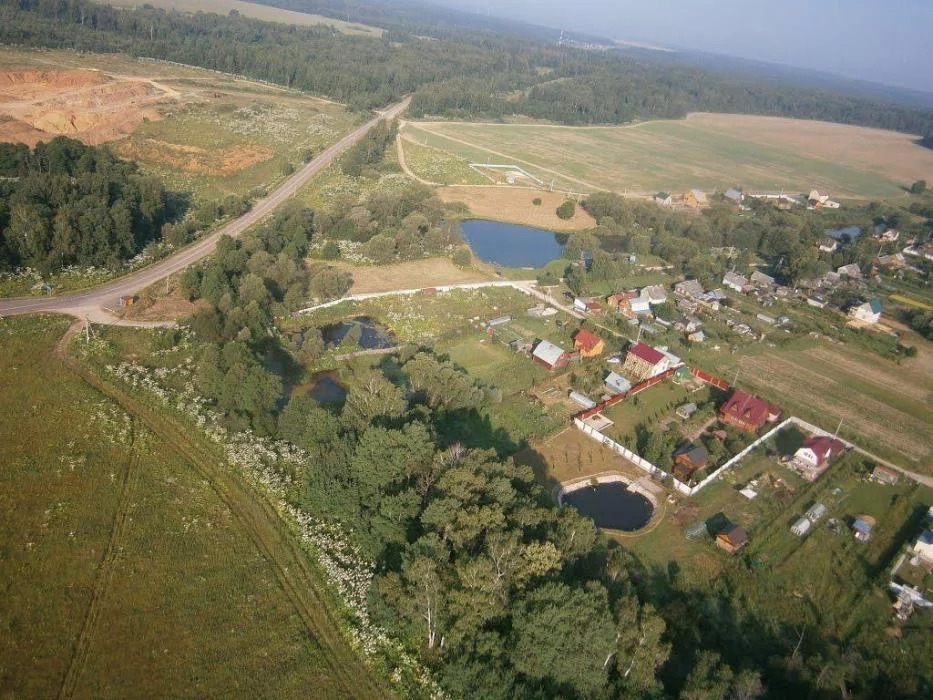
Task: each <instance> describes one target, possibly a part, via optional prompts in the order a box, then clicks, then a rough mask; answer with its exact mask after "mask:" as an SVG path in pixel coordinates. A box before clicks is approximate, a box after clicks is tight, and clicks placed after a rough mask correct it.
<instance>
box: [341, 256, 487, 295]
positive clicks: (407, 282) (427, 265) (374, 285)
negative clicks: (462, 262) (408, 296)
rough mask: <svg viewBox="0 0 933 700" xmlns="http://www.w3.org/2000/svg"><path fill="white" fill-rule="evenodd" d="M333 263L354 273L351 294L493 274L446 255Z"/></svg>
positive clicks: (478, 278) (463, 280) (484, 277)
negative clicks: (463, 266)
mask: <svg viewBox="0 0 933 700" xmlns="http://www.w3.org/2000/svg"><path fill="white" fill-rule="evenodd" d="M332 264H333V265H334V267H337V268H339V269H341V270H344V271H346V272H349V273H350V274H351V275H353V286H352V287H351V288H350V292H349V293H350V294H368V293H371V292H388V291H391V290H393V289H413V288H416V287H431V286H437V285H446V284H464V283H467V282H481V281H483V280H487V279H489V278H490V275H487V274H485V273H482V272H479V271H477V270H473V269H466V270H464V269H461V268H459V267H457V266H456V265H454V264H453V263H452V262H451V261H450V260H448V259H447V258H428V259H427V260H411V261H408V262H400V263H393V264H391V265H349V264H347V263H343V262H340V261H339V260H338V261H335V262H333V263H332Z"/></svg>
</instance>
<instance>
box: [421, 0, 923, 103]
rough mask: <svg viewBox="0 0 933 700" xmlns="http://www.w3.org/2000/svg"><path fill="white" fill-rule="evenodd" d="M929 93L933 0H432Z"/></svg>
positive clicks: (507, 15) (488, 12) (619, 37)
mask: <svg viewBox="0 0 933 700" xmlns="http://www.w3.org/2000/svg"><path fill="white" fill-rule="evenodd" d="M429 2H434V3H436V4H442V5H447V6H450V7H457V8H460V9H464V10H470V11H472V12H477V13H480V14H492V15H498V16H502V17H512V18H515V19H522V20H526V21H529V22H533V23H535V24H543V25H546V26H549V27H557V28H564V29H574V30H577V31H584V32H590V33H592V34H596V35H599V36H605V37H607V38H611V39H628V40H635V41H644V42H656V43H659V44H662V45H667V46H671V47H683V48H687V49H697V50H700V51H709V52H712V53H721V54H727V55H731V56H741V57H743V58H752V59H758V60H762V61H771V62H774V63H784V64H788V65H793V66H800V67H803V68H813V69H816V70H821V71H826V72H829V73H837V74H839V75H844V76H847V77H851V78H859V79H862V80H871V81H874V82H879V83H887V84H889V85H899V86H901V87H908V88H914V89H917V90H925V91H927V92H933V0H429Z"/></svg>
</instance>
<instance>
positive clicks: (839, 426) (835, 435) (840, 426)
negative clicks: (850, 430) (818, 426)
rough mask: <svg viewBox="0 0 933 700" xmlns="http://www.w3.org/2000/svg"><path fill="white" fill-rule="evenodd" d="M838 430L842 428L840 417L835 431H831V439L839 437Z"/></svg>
mask: <svg viewBox="0 0 933 700" xmlns="http://www.w3.org/2000/svg"><path fill="white" fill-rule="evenodd" d="M840 430H842V418H840V419H839V425H837V426H836V432H835V433H833V440H835V439H836V438H838V437H839V431H840Z"/></svg>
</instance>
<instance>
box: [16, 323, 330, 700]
mask: <svg viewBox="0 0 933 700" xmlns="http://www.w3.org/2000/svg"><path fill="white" fill-rule="evenodd" d="M67 326H68V322H67V321H65V320H63V319H60V318H50V317H43V318H38V319H37V318H14V319H4V320H2V321H0V390H2V393H3V397H4V402H3V412H2V415H0V463H2V464H3V465H4V467H3V470H2V471H0V542H2V545H0V572H2V573H0V582H2V586H3V597H2V600H0V629H2V633H0V694H2V695H4V696H10V697H54V696H56V695H59V693H60V692H61V691H64V694H65V695H74V696H77V697H139V696H151V695H154V694H155V695H159V696H182V695H198V696H204V697H211V696H217V695H229V694H234V695H246V696H251V697H259V696H262V697H297V696H299V695H303V696H308V695H313V696H315V697H344V696H345V688H343V687H342V686H340V685H339V684H338V683H337V681H336V680H335V676H334V675H333V671H332V668H331V659H329V658H328V655H327V654H326V653H324V652H323V651H322V647H321V646H320V645H319V644H318V642H317V641H316V639H315V638H314V637H313V636H312V635H310V634H308V632H307V628H306V627H305V626H304V625H303V624H302V620H301V618H300V617H299V616H298V614H297V613H296V612H295V608H294V607H293V605H292V603H291V601H290V599H289V598H288V596H287V595H286V594H285V592H284V591H283V589H282V587H281V585H280V583H279V579H278V578H277V576H276V574H275V571H274V569H273V566H272V565H271V564H270V562H269V561H268V560H267V559H266V557H265V556H264V555H263V554H262V553H261V552H260V550H259V549H258V548H257V547H256V546H255V545H254V544H253V543H252V540H251V539H250V536H249V534H248V533H247V532H246V530H245V528H244V525H243V523H242V522H241V521H240V519H239V518H238V517H236V516H235V515H234V513H233V512H232V511H231V509H230V508H229V507H228V506H227V505H226V504H225V503H224V501H222V500H221V498H220V497H219V496H218V494H217V492H215V491H214V489H213V488H212V487H211V484H210V483H208V482H207V481H205V480H204V478H202V476H201V474H200V473H199V472H198V471H196V470H195V468H194V467H192V466H191V465H190V464H189V463H188V462H186V461H185V460H183V459H182V458H181V457H179V456H178V455H177V453H176V452H174V450H173V449H172V448H170V447H169V446H168V445H166V444H164V443H163V442H162V441H161V440H160V439H159V438H157V437H156V436H155V435H153V433H151V432H149V431H148V430H147V429H146V428H145V427H143V425H142V424H141V423H140V422H139V421H138V420H137V419H135V418H134V417H133V416H131V415H129V414H127V413H126V412H124V411H123V409H122V408H121V407H120V406H119V405H118V404H116V403H114V402H113V401H111V400H110V399H108V398H107V397H105V396H103V395H102V394H100V393H98V392H97V391H95V390H94V389H92V388H91V387H90V386H89V385H88V384H86V383H85V382H84V381H83V380H82V379H80V378H79V377H78V376H77V375H75V374H73V373H72V372H71V371H70V370H68V369H67V368H66V367H65V365H64V364H63V363H62V362H61V361H60V360H58V359H57V358H56V357H54V356H53V354H52V348H53V346H54V345H55V343H56V342H57V341H58V339H59V338H60V337H61V335H62V334H63V333H64V331H65V329H66V328H67Z"/></svg>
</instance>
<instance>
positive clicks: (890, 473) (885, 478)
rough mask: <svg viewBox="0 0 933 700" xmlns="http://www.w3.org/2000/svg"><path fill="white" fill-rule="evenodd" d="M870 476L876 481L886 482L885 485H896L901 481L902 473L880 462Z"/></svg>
mask: <svg viewBox="0 0 933 700" xmlns="http://www.w3.org/2000/svg"><path fill="white" fill-rule="evenodd" d="M870 478H871V480H872V481H874V482H876V483H879V484H884V485H885V486H894V485H895V484H897V482H898V481H900V478H901V475H900V474H899V473H897V472H896V471H894V470H893V469H889V468H888V467H883V466H881V465H880V464H879V465H878V466H877V467H875V468H874V470H873V471H872V473H871V477H870Z"/></svg>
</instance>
